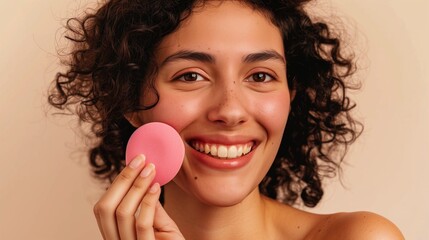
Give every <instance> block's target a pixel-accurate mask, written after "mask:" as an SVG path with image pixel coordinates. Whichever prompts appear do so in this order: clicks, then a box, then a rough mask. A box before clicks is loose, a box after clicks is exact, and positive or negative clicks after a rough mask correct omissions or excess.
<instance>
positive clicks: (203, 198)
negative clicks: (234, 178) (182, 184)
mask: <svg viewBox="0 0 429 240" xmlns="http://www.w3.org/2000/svg"><path fill="white" fill-rule="evenodd" d="M203 186H204V187H203ZM196 187H197V189H195V190H194V191H193V195H194V196H195V197H196V198H197V199H198V200H199V201H200V202H201V203H203V204H205V205H208V206H213V207H231V206H234V205H237V204H240V203H241V202H243V201H244V200H245V199H246V198H247V197H248V196H249V195H250V193H252V192H253V191H255V189H253V188H252V187H251V186H243V185H241V184H240V185H234V184H222V185H219V184H218V185H216V186H213V185H212V186H207V185H205V184H202V185H200V188H198V186H196ZM256 191H257V189H256Z"/></svg>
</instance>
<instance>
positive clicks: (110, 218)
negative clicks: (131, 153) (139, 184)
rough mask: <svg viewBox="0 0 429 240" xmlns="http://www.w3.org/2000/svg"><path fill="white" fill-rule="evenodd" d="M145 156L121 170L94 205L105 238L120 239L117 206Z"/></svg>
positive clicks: (138, 170) (137, 173)
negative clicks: (116, 213) (116, 214)
mask: <svg viewBox="0 0 429 240" xmlns="http://www.w3.org/2000/svg"><path fill="white" fill-rule="evenodd" d="M144 162H145V157H144V156H143V155H139V156H137V157H136V158H135V159H133V161H132V162H131V163H130V164H129V165H128V166H127V167H125V168H124V170H122V171H121V173H120V174H119V175H118V176H117V177H116V179H115V180H114V182H113V183H112V185H111V186H110V188H109V189H108V190H107V192H106V193H105V194H104V195H103V196H102V197H101V199H100V200H99V201H98V202H97V203H96V204H95V206H94V213H95V216H96V218H97V224H98V226H101V227H99V228H100V231H102V235H103V237H104V239H108V240H111V239H112V240H116V239H119V232H118V229H117V224H116V216H115V212H116V208H117V207H118V205H119V203H120V202H121V201H122V199H123V198H124V196H125V195H126V193H127V192H128V190H129V189H130V187H131V185H132V184H133V182H134V179H135V178H136V177H137V176H138V175H139V172H140V171H141V169H142V168H143V166H144Z"/></svg>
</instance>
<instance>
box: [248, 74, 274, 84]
mask: <svg viewBox="0 0 429 240" xmlns="http://www.w3.org/2000/svg"><path fill="white" fill-rule="evenodd" d="M247 80H248V81H252V82H269V81H272V80H274V77H273V76H271V75H270V74H268V73H264V72H257V73H254V74H252V75H250V77H248V78H247Z"/></svg>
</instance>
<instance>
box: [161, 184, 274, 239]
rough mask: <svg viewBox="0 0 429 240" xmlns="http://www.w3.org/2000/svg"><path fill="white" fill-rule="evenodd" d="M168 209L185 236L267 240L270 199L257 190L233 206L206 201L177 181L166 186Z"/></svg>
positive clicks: (191, 237) (192, 237) (166, 204)
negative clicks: (267, 199) (217, 204)
mask: <svg viewBox="0 0 429 240" xmlns="http://www.w3.org/2000/svg"><path fill="white" fill-rule="evenodd" d="M164 190H165V195H164V196H165V204H164V207H165V210H166V211H167V213H168V214H169V215H170V217H171V218H172V219H173V220H174V221H175V222H176V224H177V225H178V226H179V228H180V230H181V232H182V233H183V235H184V236H185V238H186V239H188V240H190V239H205V240H211V239H267V236H269V233H270V232H271V231H270V230H269V228H270V226H271V224H270V221H269V220H270V219H269V218H267V217H266V216H267V214H266V211H267V201H266V199H265V198H264V197H262V196H261V194H260V193H259V191H258V189H257V188H256V189H255V190H254V191H252V192H251V193H250V194H249V195H248V196H247V197H246V198H245V199H244V200H243V201H242V202H240V203H238V204H235V205H232V206H226V207H225V206H214V205H210V204H207V203H203V202H201V201H199V200H198V199H196V198H195V197H194V196H192V195H190V194H188V193H186V192H184V191H183V190H182V189H181V188H180V187H178V186H177V185H176V184H174V183H171V184H168V185H166V186H165V188H164Z"/></svg>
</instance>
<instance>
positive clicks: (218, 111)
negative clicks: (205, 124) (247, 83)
mask: <svg viewBox="0 0 429 240" xmlns="http://www.w3.org/2000/svg"><path fill="white" fill-rule="evenodd" d="M231 85H233V86H229V87H220V88H217V89H216V90H215V92H214V93H213V95H212V96H213V97H212V99H211V102H212V104H210V106H211V107H210V109H209V111H208V119H209V121H211V122H214V123H216V124H220V125H223V126H226V127H234V126H238V125H241V124H243V123H245V122H247V121H248V119H249V114H248V107H249V106H248V104H247V101H246V99H245V95H244V94H243V93H242V92H241V91H240V89H239V87H238V86H234V85H235V84H231Z"/></svg>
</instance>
